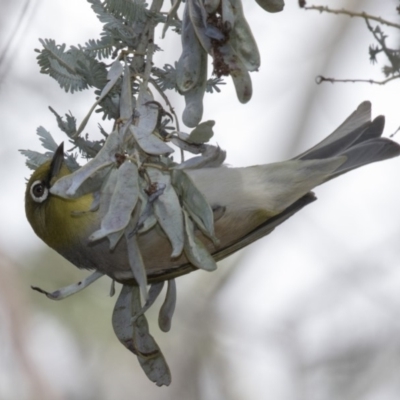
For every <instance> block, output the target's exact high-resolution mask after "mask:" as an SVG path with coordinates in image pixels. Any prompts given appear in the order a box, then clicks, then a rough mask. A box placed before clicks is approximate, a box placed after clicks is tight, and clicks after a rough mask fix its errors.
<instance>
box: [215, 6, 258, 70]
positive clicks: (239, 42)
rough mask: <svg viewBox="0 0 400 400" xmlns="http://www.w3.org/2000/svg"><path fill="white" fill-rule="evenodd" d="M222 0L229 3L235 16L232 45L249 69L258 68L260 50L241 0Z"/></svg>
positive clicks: (231, 38) (231, 36)
mask: <svg viewBox="0 0 400 400" xmlns="http://www.w3.org/2000/svg"><path fill="white" fill-rule="evenodd" d="M222 1H223V4H224V3H225V4H229V6H226V7H225V8H229V9H230V10H232V12H233V14H234V18H235V20H234V25H233V30H232V32H231V34H230V43H231V45H232V46H233V47H234V48H235V50H236V53H237V55H238V56H239V57H240V59H241V61H242V63H243V64H244V66H245V67H246V68H247V70H248V71H256V70H258V68H259V67H260V63H261V59H260V52H259V51H258V47H257V43H256V41H255V39H254V36H253V34H252V32H251V29H250V26H249V24H248V23H247V21H246V18H245V16H244V13H243V7H242V2H241V0H222ZM223 10H224V9H223Z"/></svg>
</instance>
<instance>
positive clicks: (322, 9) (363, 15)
mask: <svg viewBox="0 0 400 400" xmlns="http://www.w3.org/2000/svg"><path fill="white" fill-rule="evenodd" d="M304 9H305V10H315V11H319V12H327V13H330V14H336V15H339V14H341V15H348V16H349V17H357V18H363V19H368V20H370V21H376V22H379V23H380V24H382V25H387V26H391V27H392V28H397V29H400V25H399V24H395V23H394V22H390V21H387V20H386V19H383V18H381V17H375V16H374V15H370V14H367V13H366V12H364V11H363V12H360V13H358V12H354V11H349V10H345V9H344V8H342V9H341V10H336V9H333V8H329V7H326V6H307V7H304Z"/></svg>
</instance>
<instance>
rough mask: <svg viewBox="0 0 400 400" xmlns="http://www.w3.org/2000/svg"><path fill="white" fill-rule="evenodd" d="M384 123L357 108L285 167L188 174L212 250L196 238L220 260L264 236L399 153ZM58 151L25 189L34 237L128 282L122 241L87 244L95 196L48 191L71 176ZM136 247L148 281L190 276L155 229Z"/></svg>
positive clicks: (366, 107) (95, 221) (94, 221)
mask: <svg viewBox="0 0 400 400" xmlns="http://www.w3.org/2000/svg"><path fill="white" fill-rule="evenodd" d="M383 128H384V117H383V116H379V117H377V118H376V119H374V120H373V121H372V122H371V104H370V103H369V102H363V103H362V104H361V105H360V106H359V107H358V108H357V110H356V111H354V112H353V113H352V114H351V115H350V116H349V117H348V118H347V119H346V120H345V121H344V122H343V124H342V125H340V126H339V127H338V128H337V129H336V130H335V131H334V132H333V133H332V134H331V135H330V136H328V137H327V138H325V139H324V140H322V141H321V142H320V143H318V144H317V145H316V146H314V147H313V148H311V149H310V150H308V151H306V152H304V153H302V154H301V155H299V156H297V157H295V158H293V159H291V160H288V161H283V162H277V163H273V164H266V165H256V166H252V167H245V168H228V167H225V166H222V167H217V168H201V169H193V170H187V171H186V172H187V173H188V174H189V176H190V177H191V179H192V180H193V182H194V183H195V185H196V186H197V187H198V188H199V190H200V191H201V192H202V193H203V195H204V196H205V197H206V199H207V200H208V202H209V204H210V205H211V207H212V209H213V210H214V220H215V234H216V237H217V238H218V239H219V243H218V244H214V243H212V242H211V241H210V240H208V239H206V238H205V237H203V236H202V235H201V233H200V232H198V233H197V234H198V237H199V238H200V239H201V240H202V242H203V243H204V244H205V245H206V247H207V249H208V250H209V252H210V253H211V254H212V255H213V257H214V258H215V259H216V260H217V261H218V260H220V259H222V258H224V257H226V256H228V255H230V254H232V253H233V252H235V251H237V250H239V249H241V248H243V247H244V246H246V245H248V244H250V243H252V242H254V241H255V240H257V239H259V238H261V237H263V236H265V235H267V234H269V233H270V232H271V231H272V230H273V229H274V228H275V227H276V226H277V225H279V224H280V223H282V222H283V221H285V220H286V219H287V218H289V217H290V216H291V215H293V214H294V213H295V212H297V211H298V210H300V209H301V208H302V207H303V206H305V205H306V204H308V203H310V202H312V201H313V200H315V197H314V196H313V194H312V193H311V192H310V191H311V190H312V189H313V188H314V187H316V186H318V185H320V184H322V183H324V182H326V181H328V180H330V179H332V178H335V177H337V176H339V175H341V174H343V173H346V172H348V171H350V170H352V169H355V168H358V167H361V166H363V165H366V164H369V163H372V162H376V161H381V160H386V159H388V158H391V157H396V156H398V155H399V154H400V146H399V145H398V144H397V143H395V142H393V141H391V140H389V139H387V138H381V137H380V136H381V134H382V131H383ZM69 173H70V171H69V170H68V168H67V166H66V165H65V163H64V152H63V147H62V146H60V147H59V148H58V150H57V151H56V152H55V154H54V157H53V159H52V160H51V161H48V162H46V163H45V164H43V165H41V166H40V167H39V168H37V170H36V171H35V172H33V174H32V176H31V178H30V179H29V182H28V184H27V188H26V194H25V209H26V216H27V218H28V221H29V222H30V224H31V226H32V228H33V230H34V231H35V233H36V234H37V235H38V236H39V237H40V238H41V239H42V240H43V241H44V242H45V243H46V244H48V245H49V246H50V247H52V248H53V249H54V250H56V251H57V252H58V253H60V254H61V255H62V256H64V257H65V258H66V259H67V260H69V261H70V262H72V263H73V264H75V265H76V266H77V267H78V268H85V269H95V270H98V271H100V272H103V273H105V274H107V275H109V276H110V277H111V278H113V279H115V280H117V281H120V282H124V283H127V282H128V281H132V280H133V275H132V272H131V268H130V266H129V262H128V256H127V249H126V242H125V241H124V240H121V241H120V242H119V243H118V244H117V246H116V247H115V249H114V250H113V251H110V249H109V244H108V241H107V240H106V239H105V238H104V239H102V240H99V241H97V242H89V240H88V238H89V236H90V235H91V234H92V233H93V232H94V231H96V230H98V229H99V228H100V222H101V219H102V217H103V216H104V213H105V210H102V209H101V207H100V209H99V210H97V211H94V212H89V211H87V210H89V208H90V206H91V204H92V201H93V194H88V195H85V196H83V197H80V198H78V199H64V198H61V197H58V196H55V195H53V194H52V193H51V192H50V190H51V187H52V185H53V184H54V182H56V181H57V180H58V179H59V178H61V177H62V176H65V175H67V174H69ZM138 243H139V247H140V250H141V254H142V257H143V260H144V263H145V266H146V272H147V276H148V281H149V282H154V281H157V280H164V279H169V278H172V277H175V276H179V275H182V274H185V273H188V272H190V271H192V270H194V269H196V268H195V267H194V266H193V265H191V264H190V263H189V261H188V260H187V258H186V257H185V255H181V256H180V257H179V258H176V259H171V257H170V254H171V245H170V243H169V241H168V239H167V237H166V236H165V235H164V234H163V233H162V231H161V229H160V228H159V227H158V226H157V225H156V226H155V227H153V228H152V229H150V230H149V231H147V232H145V233H143V234H139V236H138Z"/></svg>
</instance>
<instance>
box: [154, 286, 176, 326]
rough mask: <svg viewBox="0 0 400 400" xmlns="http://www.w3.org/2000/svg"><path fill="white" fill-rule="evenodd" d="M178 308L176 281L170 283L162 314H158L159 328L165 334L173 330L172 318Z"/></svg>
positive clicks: (161, 310)
mask: <svg viewBox="0 0 400 400" xmlns="http://www.w3.org/2000/svg"><path fill="white" fill-rule="evenodd" d="M175 306H176V283H175V279H170V280H169V281H168V289H167V295H166V296H165V300H164V303H163V305H162V306H161V309H160V313H159V314H158V326H159V327H160V329H161V330H162V331H163V332H169V330H170V329H171V322H172V317H173V315H174V311H175Z"/></svg>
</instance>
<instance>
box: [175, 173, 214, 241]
mask: <svg viewBox="0 0 400 400" xmlns="http://www.w3.org/2000/svg"><path fill="white" fill-rule="evenodd" d="M172 183H173V185H174V187H175V188H176V189H177V191H178V193H179V194H180V196H181V197H182V199H183V204H184V206H185V209H186V210H187V211H188V212H189V214H190V216H191V217H192V219H193V220H194V222H195V223H196V225H197V226H198V227H199V228H200V230H201V231H202V232H203V233H204V234H205V235H206V236H208V237H209V238H210V239H211V240H213V241H214V243H216V242H217V238H216V237H215V233H214V215H213V211H212V209H211V206H210V205H209V204H208V202H207V200H206V198H205V196H204V195H203V193H201V192H200V190H199V189H198V188H197V187H196V185H195V184H194V183H193V181H192V179H191V178H190V177H189V176H188V175H187V174H186V172H185V171H182V170H174V171H173V172H172Z"/></svg>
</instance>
